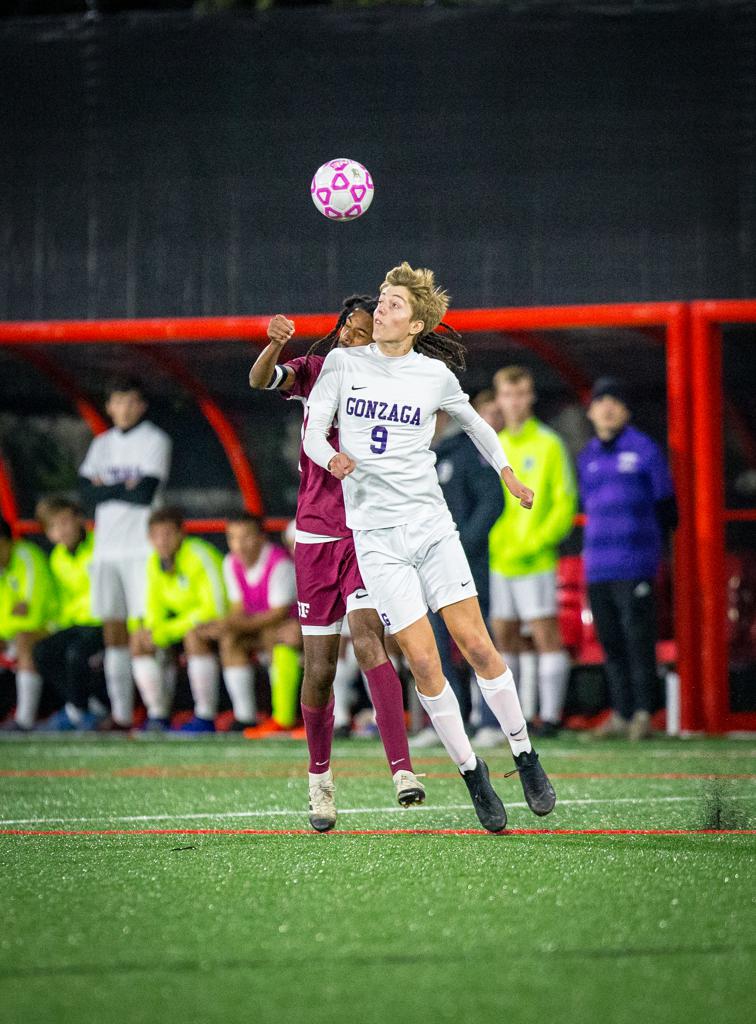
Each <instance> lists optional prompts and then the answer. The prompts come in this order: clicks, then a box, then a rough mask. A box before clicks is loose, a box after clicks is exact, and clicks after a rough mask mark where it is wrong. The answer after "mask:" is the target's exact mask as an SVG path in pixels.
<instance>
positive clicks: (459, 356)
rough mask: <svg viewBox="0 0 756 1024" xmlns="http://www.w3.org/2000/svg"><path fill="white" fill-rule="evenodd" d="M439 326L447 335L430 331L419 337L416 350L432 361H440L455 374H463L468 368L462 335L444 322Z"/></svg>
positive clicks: (416, 341)
mask: <svg viewBox="0 0 756 1024" xmlns="http://www.w3.org/2000/svg"><path fill="white" fill-rule="evenodd" d="M438 326H439V327H443V329H444V331H445V332H446V333H445V334H438V332H437V331H430V333H428V334H421V335H419V336H418V337H417V339H416V340H415V350H416V351H417V352H421V353H422V354H423V355H424V356H428V357H429V358H430V359H440V360H441V362H442V363H445V364H446V366H448V367H449V369H450V370H453V371H454V373H462V371H463V370H465V369H466V368H467V363H466V362H465V353H466V349H465V345H464V342H463V341H462V335H461V334H460V333H459V331H455V330H454V328H453V327H450V326H449V324H446V323H444V322H443V321H442V322H441V323H440V324H439V325H438Z"/></svg>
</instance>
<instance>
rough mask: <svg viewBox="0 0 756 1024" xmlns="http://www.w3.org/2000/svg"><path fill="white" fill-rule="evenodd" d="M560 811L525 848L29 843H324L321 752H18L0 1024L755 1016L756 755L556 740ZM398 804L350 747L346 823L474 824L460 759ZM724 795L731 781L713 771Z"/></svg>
mask: <svg viewBox="0 0 756 1024" xmlns="http://www.w3.org/2000/svg"><path fill="white" fill-rule="evenodd" d="M541 755H542V761H543V763H544V765H545V766H546V768H547V770H548V771H549V772H550V773H551V774H552V776H553V777H554V783H555V786H556V789H557V792H558V795H559V798H560V803H559V804H558V806H557V810H556V811H555V812H554V813H553V814H552V815H550V816H549V817H548V818H546V819H537V818H535V817H534V816H533V815H532V814H531V813H530V812H529V811H528V810H527V808H526V807H525V806H524V804H523V800H522V792H521V790H520V787H519V782H518V780H517V778H510V779H504V778H502V773H503V772H504V771H506V770H509V768H510V767H511V759H509V758H507V757H505V756H504V754H503V753H501V752H497V753H495V754H492V755H491V756H490V757H488V761H489V764H490V766H491V768H492V775H493V777H494V782H495V785H496V786H497V788H498V789H499V792H500V793H501V794H502V796H503V798H504V800H505V803H506V804H507V806H508V808H509V812H510V826H511V828H512V829H513V830H515V834H509V835H504V836H500V837H494V836H488V835H424V834H409V835H408V834H401V833H399V834H372V835H370V834H369V835H336V834H332V835H326V836H318V835H315V834H310V833H307V834H304V835H291V834H289V835H287V834H273V835H252V834H214V835H203V834H190V833H188V832H187V833H185V834H133V835H120V834H116V835H101V834H100V835H97V834H94V835H65V836H63V835H58V836H51V835H45V836H40V835H14V834H10V832H11V830H19V831H20V830H26V831H51V830H56V829H57V830H66V831H90V830H91V831H97V830H107V829H128V830H137V829H139V830H146V829H154V830H158V829H185V830H188V829H219V830H240V829H256V830H261V831H262V830H275V831H277V832H279V833H280V832H281V831H282V830H287V829H288V830H293V829H302V828H304V829H306V828H307V817H306V781H305V778H304V774H303V772H304V771H305V770H306V761H304V752H303V745H301V744H296V743H292V742H282V741H269V742H267V743H263V742H259V741H256V742H249V741H244V740H237V739H214V740H213V739H209V740H195V741H191V740H190V741H171V740H163V741H160V740H157V741H154V742H153V741H143V742H137V741H127V740H120V741H118V740H108V739H99V740H91V741H86V740H76V739H73V740H36V739H33V740H29V739H23V740H21V741H18V742H10V741H9V742H4V743H0V776H2V787H1V788H0V832H2V833H4V834H3V835H0V868H1V870H2V884H3V891H4V897H3V916H2V928H1V929H0V1019H1V1020H3V1021H5V1020H8V1021H14V1022H16V1021H18V1022H24V1024H26V1022H29V1024H31V1022H37V1021H40V1022H42V1021H44V1022H50V1021H60V1022H69V1021H70V1022H72V1024H73V1022H76V1024H90V1022H92V1024H94V1022H98V1024H99V1022H105V1021H124V1022H129V1024H131V1022H142V1021H144V1022H152V1021H156V1022H157V1021H161V1022H162V1021H170V1022H173V1021H177V1022H198V1024H200V1022H216V1021H217V1022H231V1021H248V1020H249V1021H262V1022H267V1021H289V1020H293V1021H307V1022H321V1021H322V1022H326V1021H327V1022H341V1021H345V1022H346V1021H349V1022H352V1021H354V1022H363V1021H364V1022H389V1024H401V1022H404V1021H408V1022H415V1021H417V1022H426V1021H427V1022H434V1021H455V1022H456V1021H460V1022H462V1021H465V1022H466V1021H471V1022H487V1021H497V1022H498V1021H511V1022H513V1024H517V1022H530V1021H539V1022H540V1021H544V1022H551V1021H554V1022H559V1024H573V1022H574V1024H578V1022H581V1024H582V1022H593V1021H597V1022H599V1021H611V1022H633V1024H647V1022H648V1021H670V1022H675V1021H681V1022H686V1024H694V1022H698V1021H701V1022H703V1021H706V1022H716V1024H719V1022H729V1021H732V1022H735V1021H750V1020H752V1019H753V1016H754V994H755V992H756V989H755V982H754V978H755V977H756V957H755V952H756V913H755V912H756V889H755V888H754V885H753V875H754V873H753V854H754V851H755V850H756V836H754V835H748V834H728V833H726V832H724V831H721V832H720V833H719V834H714V835H701V834H681V835H665V836H658V835H561V834H558V832H556V831H555V832H554V834H551V835H549V834H546V835H518V834H516V830H518V829H526V828H534V827H535V828H548V829H551V830H567V829H623V828H627V829H680V830H698V829H706V828H714V829H720V830H724V829H736V830H744V829H753V828H755V827H756V745H754V744H753V743H752V742H748V741H730V742H727V741H713V740H712V741H685V742H682V741H680V742H675V741H666V740H659V741H653V742H649V743H647V744H642V745H636V746H631V745H629V744H625V743H618V742H608V743H605V744H601V745H590V744H585V743H581V742H579V741H578V740H576V739H567V740H559V741H552V742H549V743H546V742H544V743H543V744H542V749H541ZM415 761H416V769H417V770H419V771H422V770H425V771H427V772H428V778H427V780H426V784H427V789H428V802H427V803H426V805H425V806H424V807H423V808H421V809H410V810H402V809H400V808H398V807H396V806H395V804H394V797H393V788H392V786H391V781H390V777H389V775H388V771H387V769H386V766H385V762H384V760H383V758H382V755H381V752H380V749H379V747H378V746H377V744H375V743H372V742H365V741H350V742H348V743H340V744H337V748H336V756H335V759H334V774H335V777H336V780H337V785H338V789H337V795H338V803H339V808H340V811H341V815H340V818H339V822H338V825H337V828H338V829H343V830H383V831H387V830H398V829H417V830H420V829H450V830H453V829H466V828H473V829H474V828H476V827H477V820H476V819H475V817H474V814H473V813H472V811H471V809H470V808H469V807H468V803H467V793H466V790H465V788H464V786H463V784H462V783H461V781H460V780H459V778H457V777H455V774H454V771H453V770H451V768H450V765H449V763H448V761H447V760H446V758H445V756H444V754H443V751H440V750H432V751H427V752H426V751H424V752H422V755H418V756H416V758H415ZM712 775H716V776H720V777H719V778H711V777H709V776H712Z"/></svg>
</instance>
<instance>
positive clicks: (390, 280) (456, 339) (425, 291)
mask: <svg viewBox="0 0 756 1024" xmlns="http://www.w3.org/2000/svg"><path fill="white" fill-rule="evenodd" d="M388 285H399V286H401V287H404V288H406V289H407V291H408V292H409V293H410V296H411V304H412V313H413V315H414V316H415V317H416V319H418V320H422V321H423V323H424V324H425V326H426V327H427V328H429V330H427V331H426V332H425V334H420V335H418V336H417V338H416V339H415V343H414V347H415V349H416V350H417V351H418V352H421V353H422V354H423V355H424V356H428V357H429V358H430V359H440V360H441V362H442V363H444V364H445V365H446V366H448V367H449V369H450V370H453V371H454V372H455V373H461V372H462V370H464V369H465V366H466V364H465V346H464V344H463V343H462V336H461V335H460V334H459V333H458V332H457V331H455V330H454V328H453V327H450V326H449V325H448V324H447V323H444V313H446V311H447V309H448V308H449V293H448V292H445V291H444V290H443V289H442V288H439V287H438V286H437V284H436V279H435V275H434V273H433V271H432V270H428V269H427V268H426V267H421V268H419V269H417V270H415V269H413V268H412V267H411V266H410V265H409V263H407V261H406V260H405V261H404V262H403V263H400V264H399V266H398V267H394V268H393V270H389V272H388V274H386V280H385V281H384V282H383V284H382V285H381V291H383V289H384V288H386V287H387V286H388ZM439 327H443V329H444V331H445V332H446V333H445V334H437V333H436V332H437V331H438V329H439Z"/></svg>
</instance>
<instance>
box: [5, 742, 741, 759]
mask: <svg viewBox="0 0 756 1024" xmlns="http://www.w3.org/2000/svg"><path fill="white" fill-rule="evenodd" d="M136 742H137V743H138V747H135V746H134V743H132V742H128V741H127V740H123V741H121V740H119V741H106V742H104V743H103V742H102V741H100V742H98V741H96V740H90V741H84V742H79V743H77V744H71V743H65V742H64V741H61V740H56V739H55V738H53V739H52V740H50V739H49V738H45V739H44V740H42V739H39V740H35V739H28V738H27V737H24V738H23V739H22V740H21V741H18V740H14V741H13V743H11V742H6V744H5V749H6V750H9V749H11V748H12V747H15V749H14V750H13V753H14V755H17V754H19V755H21V756H22V757H23V756H24V755H28V757H30V758H32V759H34V760H37V759H38V758H39V759H50V760H55V761H60V760H61V759H62V758H65V759H68V758H76V760H79V759H82V760H86V759H87V758H92V759H94V760H96V759H97V758H101V757H102V758H109V757H110V758H112V757H118V756H119V755H121V754H128V755H129V757H131V755H133V754H134V752H135V750H136V749H139V750H144V752H145V753H147V751H149V753H150V754H153V753H154V752H155V750H156V749H157V747H160V748H161V752H162V753H165V754H167V755H168V756H169V758H172V756H173V755H174V754H176V755H177V756H179V757H181V758H182V759H185V760H186V761H189V762H190V763H191V761H192V759H194V758H197V759H202V758H203V757H207V756H208V754H209V753H210V751H212V754H213V755H215V754H217V753H218V752H219V751H223V754H222V757H223V760H229V761H232V760H233V761H236V760H245V761H250V762H254V761H257V760H268V759H269V760H288V759H290V758H291V756H292V753H293V751H294V749H295V748H293V747H292V746H291V745H290V744H289V743H288V742H282V741H280V740H276V741H274V742H275V743H276V745H278V744H279V743H280V747H279V748H278V749H276V748H275V747H273V746H264V747H263V746H260V745H258V743H257V742H255V743H251V742H250V741H249V740H246V741H245V743H244V744H238V745H237V744H236V743H234V741H233V740H231V741H225V740H219V741H218V742H217V743H212V744H209V745H208V746H203V747H197V746H195V745H194V741H192V740H181V741H175V742H172V741H162V740H143V741H136ZM662 742H664V741H663V740H662ZM669 742H672V741H669ZM676 744H677V745H676V746H675V747H673V748H671V747H665V748H663V749H656V750H654V749H649V748H648V747H646V748H644V757H645V758H646V759H647V761H650V762H653V761H655V760H657V759H658V760H676V761H682V762H684V761H686V760H687V759H689V758H694V759H696V760H703V761H709V762H710V763H712V764H716V763H717V761H722V760H728V761H742V760H745V759H753V758H756V747H748V748H745V749H742V750H733V749H729V750H717V749H713V750H712V749H709V750H687V749H686V741H684V740H678V741H676ZM0 749H3V741H2V740H0ZM302 750H303V751H304V741H302ZM630 752H631V751H630V748H629V747H627V746H625V745H624V744H620V745H616V746H615V745H614V744H602V745H601V746H599V745H598V744H589V743H586V744H585V746H584V747H581V748H580V749H575V748H574V747H573V748H570V749H566V750H565V749H561V750H560V749H550V748H548V747H547V748H545V749H544V750H543V751H542V753H543V755H544V757H545V758H546V759H547V760H549V761H551V760H552V759H562V758H563V759H565V760H576V761H579V760H581V759H583V758H588V759H590V760H593V759H594V758H595V757H596V756H597V755H598V754H599V753H600V755H601V757H602V758H604V757H606V760H607V763H608V764H611V762H612V761H613V760H614V758H615V757H616V756H617V755H619V756H621V757H622V756H625V755H626V754H629V753H630ZM490 753H492V754H493V755H494V756H497V755H498V754H501V755H502V756H504V755H505V754H506V751H505V750H504V748H501V750H494V751H491V752H490ZM413 755H414V757H415V760H417V761H422V760H423V757H424V756H428V757H443V756H444V751H443V748H442V747H429V748H426V749H425V750H422V751H420V750H416V751H413ZM303 757H304V753H303ZM363 758H364V759H366V760H370V759H372V758H378V759H382V758H383V751H382V750H381V748H380V746H379V745H378V742H377V741H375V740H359V739H356V740H352V741H350V745H349V747H346V748H345V747H339V748H338V749H335V750H334V751H333V753H332V755H331V760H361V759H363Z"/></svg>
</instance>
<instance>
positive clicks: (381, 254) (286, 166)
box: [0, 4, 756, 319]
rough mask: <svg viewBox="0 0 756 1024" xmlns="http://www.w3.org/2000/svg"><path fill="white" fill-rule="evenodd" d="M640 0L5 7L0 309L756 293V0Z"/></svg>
mask: <svg viewBox="0 0 756 1024" xmlns="http://www.w3.org/2000/svg"><path fill="white" fill-rule="evenodd" d="M632 6H633V5H628V6H627V8H625V13H624V14H620V13H618V12H617V10H616V8H615V9H613V13H612V14H611V15H610V14H608V13H605V14H601V13H595V12H594V13H591V12H580V11H576V12H573V13H565V12H564V11H562V12H561V13H549V12H548V11H541V12H540V13H538V12H535V13H534V12H533V11H530V12H523V11H521V12H520V13H516V12H515V13H511V12H507V11H506V10H502V9H496V8H482V9H481V8H479V9H462V10H454V9H448V10H443V9H435V8H422V9H397V8H385V9H377V10H366V11H356V12H355V11H352V12H344V11H337V10H332V9H314V10H313V9H308V10H293V11H275V10H274V11H269V12H266V13H256V14H237V15H228V16H217V17H212V18H196V17H192V15H191V14H187V13H178V14H171V15H155V14H151V15H147V14H144V15H133V14H132V15H119V16H112V17H103V18H100V19H94V20H86V19H82V18H71V19H64V18H52V19H51V18H46V19H18V20H12V19H11V20H5V21H4V22H2V23H0V104H1V105H2V111H0V113H1V114H2V118H1V121H2V132H3V134H2V146H1V147H0V239H1V240H2V242H1V244H0V318H3V319H17V318H19V319H20V318H44V317H78V316H85V317H93V316H101V317H107V316H120V315H127V316H135V315H136V316H138V315H171V314H179V315H186V314H224V313H267V312H269V311H278V310H286V311H290V312H293V311H305V310H321V309H332V308H335V306H336V304H337V303H338V301H339V300H340V298H341V297H342V296H343V295H344V294H345V293H348V292H350V291H352V290H365V289H369V288H372V287H374V286H375V285H376V284H377V283H378V282H379V281H380V280H381V276H382V273H383V271H384V270H385V269H386V268H387V267H389V266H391V265H393V264H394V263H395V262H397V261H398V260H400V259H402V258H407V259H409V260H410V261H414V262H417V263H424V264H427V265H431V266H433V267H435V268H436V269H437V270H438V272H439V276H440V277H441V279H442V281H443V282H444V284H446V285H447V286H448V288H449V289H450V291H451V292H452V293H453V295H454V298H455V302H456V303H457V304H458V305H465V306H478V305H513V304H514V305H520V304H523V305H532V304H550V303H564V302H598V301H615V300H617V301H627V300H647V299H672V298H695V297H722V296H728V297H743V296H752V295H754V294H756V259H754V220H755V219H756V64H755V62H756V11H755V10H754V5H752V4H750V5H743V6H742V7H737V6H736V7H734V8H729V9H726V8H725V9H722V8H706V7H705V5H692V6H693V8H694V9H692V10H686V9H685V5H683V9H681V10H679V11H668V12H659V11H655V12H650V11H646V12H643V11H642V10H641V11H639V10H637V8H636V10H635V12H633V11H632ZM342 155H344V156H350V157H353V158H355V159H357V160H360V161H362V162H363V163H365V164H366V165H367V166H368V167H369V168H370V170H371V171H372V173H373V176H374V178H375V181H376V187H377V191H376V198H375V201H374V203H373V207H372V209H371V210H370V211H369V213H368V214H367V215H366V216H365V217H364V218H363V219H362V220H361V221H357V222H355V223H351V224H333V223H329V222H328V221H326V220H325V219H324V218H322V217H321V216H320V215H319V214H318V213H317V212H316V210H315V208H314V206H313V205H312V204H311V201H310V198H309V180H310V177H311V175H312V173H313V171H314V170H315V168H316V167H317V166H318V165H319V164H320V163H322V162H323V161H324V160H326V159H329V158H332V157H335V156H342Z"/></svg>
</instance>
